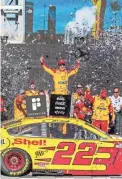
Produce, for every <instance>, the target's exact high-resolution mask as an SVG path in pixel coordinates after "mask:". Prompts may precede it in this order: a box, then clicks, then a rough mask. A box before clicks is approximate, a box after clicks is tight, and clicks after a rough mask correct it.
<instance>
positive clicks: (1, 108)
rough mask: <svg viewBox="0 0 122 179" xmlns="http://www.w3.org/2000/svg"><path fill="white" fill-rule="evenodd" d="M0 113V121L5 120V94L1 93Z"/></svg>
mask: <svg viewBox="0 0 122 179" xmlns="http://www.w3.org/2000/svg"><path fill="white" fill-rule="evenodd" d="M0 113H1V114H0V115H1V122H3V121H5V120H7V108H6V100H5V94H4V93H1V96H0Z"/></svg>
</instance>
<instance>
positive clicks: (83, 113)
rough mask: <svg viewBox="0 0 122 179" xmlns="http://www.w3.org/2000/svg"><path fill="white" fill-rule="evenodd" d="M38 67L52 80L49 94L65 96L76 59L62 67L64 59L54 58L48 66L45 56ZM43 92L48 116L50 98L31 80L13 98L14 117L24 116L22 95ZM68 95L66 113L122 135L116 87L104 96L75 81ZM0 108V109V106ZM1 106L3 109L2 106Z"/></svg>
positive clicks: (121, 99)
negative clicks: (54, 64) (68, 66)
mask: <svg viewBox="0 0 122 179" xmlns="http://www.w3.org/2000/svg"><path fill="white" fill-rule="evenodd" d="M40 62H41V66H42V68H43V69H44V70H45V71H46V72H47V73H49V74H50V75H51V76H52V78H53V81H54V91H53V92H52V93H51V94H56V95H68V94H70V92H69V91H68V80H69V77H70V76H72V75H75V74H76V73H77V72H78V69H79V67H80V60H77V63H76V65H75V66H74V68H73V69H71V70H67V69H66V62H65V60H64V59H59V60H58V64H57V65H58V67H57V68H56V69H51V68H50V67H48V66H47V65H46V62H45V59H44V57H43V56H42V57H41V58H40ZM36 95H45V96H46V102H47V109H48V110H47V111H48V112H47V114H48V115H49V106H50V97H49V93H48V91H43V90H40V91H37V90H36V86H35V84H34V81H31V83H30V86H29V89H28V90H25V91H24V90H23V89H22V90H20V94H18V95H17V96H16V98H15V100H14V119H16V120H18V119H22V118H24V117H26V116H27V110H26V100H25V99H26V96H36ZM71 95H72V102H71V103H72V104H71V105H72V106H73V107H72V110H71V114H70V116H71V117H72V116H73V117H75V118H78V119H80V120H85V121H87V122H89V123H92V124H93V125H94V126H95V127H98V128H100V129H101V130H103V131H104V132H110V131H109V129H110V128H112V127H114V133H115V134H118V135H120V134H122V126H121V125H122V97H120V89H119V88H118V87H115V88H114V90H113V95H112V96H110V97H109V96H108V92H107V89H106V88H102V89H101V90H100V92H99V94H97V95H94V96H93V95H92V94H91V90H90V86H86V88H85V87H83V86H82V85H81V84H80V83H79V84H77V87H76V91H75V92H74V93H73V94H71ZM1 104H2V101H1ZM1 109H2V108H1ZM3 109H5V108H4V107H3Z"/></svg>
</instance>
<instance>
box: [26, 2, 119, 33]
mask: <svg viewBox="0 0 122 179" xmlns="http://www.w3.org/2000/svg"><path fill="white" fill-rule="evenodd" d="M27 1H30V2H33V3H34V25H33V31H34V32H36V31H37V30H44V19H45V30H47V25H48V24H47V20H48V7H49V5H54V6H56V32H57V33H64V31H65V27H66V25H67V23H68V22H70V21H72V20H73V18H74V17H75V13H76V11H77V10H79V9H81V8H83V7H85V6H86V7H92V6H93V4H92V1H91V0H27ZM106 1H107V6H106V11H105V17H104V28H105V29H108V28H110V26H111V25H114V14H113V10H112V8H111V6H110V2H111V1H115V0H106ZM117 2H118V4H119V5H120V6H121V7H122V0H117ZM44 5H45V6H46V7H45V15H44ZM116 19H117V25H120V26H122V8H121V10H120V11H118V12H117V18H116Z"/></svg>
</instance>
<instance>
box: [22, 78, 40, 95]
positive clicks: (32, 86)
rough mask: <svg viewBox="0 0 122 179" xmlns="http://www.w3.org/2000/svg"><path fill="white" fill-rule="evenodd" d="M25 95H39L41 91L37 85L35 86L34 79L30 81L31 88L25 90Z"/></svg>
mask: <svg viewBox="0 0 122 179" xmlns="http://www.w3.org/2000/svg"><path fill="white" fill-rule="evenodd" d="M25 95H26V96H36V95H39V92H38V91H37V90H36V86H35V83H34V81H33V80H32V81H31V83H30V87H29V90H26V91H25Z"/></svg>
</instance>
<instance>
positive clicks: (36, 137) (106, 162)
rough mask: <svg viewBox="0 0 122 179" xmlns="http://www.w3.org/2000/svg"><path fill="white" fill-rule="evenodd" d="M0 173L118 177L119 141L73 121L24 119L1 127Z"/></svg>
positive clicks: (120, 161)
mask: <svg viewBox="0 0 122 179" xmlns="http://www.w3.org/2000/svg"><path fill="white" fill-rule="evenodd" d="M1 132H2V133H1V135H2V136H1V163H2V165H1V170H2V172H3V173H4V174H6V175H8V176H21V175H23V174H26V173H27V172H28V171H33V172H39V173H40V174H42V175H66V174H68V175H122V138H121V137H117V136H110V135H108V134H106V133H104V132H102V131H101V130H99V129H97V128H95V127H93V126H92V125H90V124H88V123H86V122H84V121H81V120H78V119H74V118H59V117H57V118H56V117H49V118H46V117H44V118H40V119H34V118H25V119H22V120H18V121H8V122H5V123H3V124H2V126H1Z"/></svg>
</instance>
